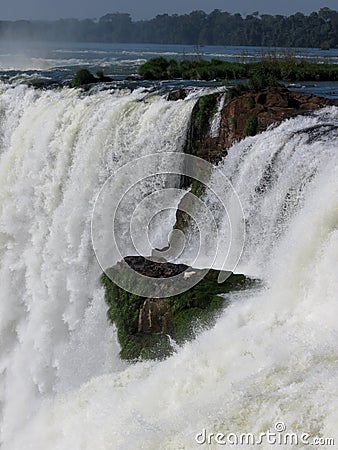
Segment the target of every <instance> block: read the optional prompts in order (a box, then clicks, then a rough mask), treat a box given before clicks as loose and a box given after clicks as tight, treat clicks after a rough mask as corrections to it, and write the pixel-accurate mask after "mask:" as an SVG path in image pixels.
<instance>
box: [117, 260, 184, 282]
mask: <svg viewBox="0 0 338 450" xmlns="http://www.w3.org/2000/svg"><path fill="white" fill-rule="evenodd" d="M124 261H125V262H126V263H127V264H128V266H129V267H131V268H132V269H133V270H135V271H136V272H138V273H140V274H141V275H145V276H148V277H150V278H170V277H174V276H175V275H179V274H180V273H182V272H184V271H185V270H186V269H188V266H186V265H185V264H172V263H170V262H166V261H165V259H162V260H161V258H152V257H149V258H144V257H143V256H126V257H125V258H124Z"/></svg>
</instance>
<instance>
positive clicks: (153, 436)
mask: <svg viewBox="0 0 338 450" xmlns="http://www.w3.org/2000/svg"><path fill="white" fill-rule="evenodd" d="M0 99H1V100H0V101H1V103H0V111H1V143H2V147H1V148H2V155H1V160H0V171H1V190H0V195H1V206H0V207H1V210H0V214H1V222H0V227H1V228H0V233H1V234H0V236H1V248H2V253H1V267H0V268H1V272H0V277H1V278H0V280H1V296H2V300H1V303H0V308H1V312H0V321H1V328H0V330H1V331H0V332H1V341H0V342H1V344H0V345H1V355H2V356H1V363H0V364H1V366H0V367H1V369H0V370H1V394H0V395H1V399H2V417H1V420H2V440H3V445H4V448H5V449H6V450H14V449H23V448H24V449H34V450H40V449H41V450H46V449H48V450H56V449H58V450H65V449H80V448H81V449H97V450H101V449H102V450H107V449H114V450H115V449H117V450H129V449H130V450H131V449H135V448H137V449H138V448H139V449H147V450H158V449H171V450H173V449H178V448H182V449H188V450H190V449H194V448H200V446H199V445H197V443H196V440H195V436H196V434H198V433H200V432H201V431H202V430H203V429H206V430H207V431H208V432H210V433H214V434H217V433H218V432H220V433H228V432H233V433H245V432H246V433H249V432H250V433H255V434H258V433H259V432H261V431H266V430H267V429H270V428H271V429H273V427H274V424H275V423H277V422H280V421H282V422H283V423H285V425H286V428H287V431H290V432H291V431H293V432H300V433H301V432H303V433H309V434H310V435H311V436H326V437H328V438H335V439H336V442H338V435H337V427H336V424H337V421H338V413H337V407H336V405H337V401H338V388H337V383H336V380H337V376H338V357H337V351H336V349H337V337H338V336H337V334H338V328H337V317H338V299H337V292H338V279H337V273H336V272H337V255H338V195H337V194H338V182H337V180H338V153H337V148H338V133H337V124H338V109H337V108H336V107H330V108H326V109H323V110H320V111H318V112H316V113H312V114H310V115H307V116H303V117H297V118H293V119H289V120H287V121H285V122H283V123H282V124H281V125H279V126H278V127H275V128H271V129H269V130H267V131H266V132H264V133H262V134H260V135H258V136H255V137H249V138H247V139H245V140H244V141H242V142H240V143H237V144H235V145H234V146H233V147H232V148H231V149H230V151H229V154H228V155H227V157H226V158H225V159H224V160H223V161H222V162H221V163H220V164H219V165H218V167H217V168H216V169H215V171H216V170H219V171H221V172H222V173H223V174H224V175H225V176H226V177H227V178H228V179H229V181H230V182H231V184H232V186H233V187H234V189H235V191H236V192H237V194H238V197H239V199H240V201H241V204H242V207H243V215H244V220H245V227H246V241H245V245H244V250H243V254H242V257H241V260H240V263H239V267H238V270H239V271H243V272H245V273H250V274H255V275H258V276H259V277H261V278H262V279H263V281H264V287H263V288H260V289H259V290H257V291H254V292H252V291H251V292H237V293H234V294H232V295H229V300H230V305H229V306H228V307H227V308H226V310H225V311H224V313H223V314H222V315H221V317H220V318H219V319H218V320H217V323H216V325H215V326H214V327H213V328H212V329H209V330H205V331H203V332H201V333H200V334H199V335H198V337H197V339H196V340H194V341H192V342H189V343H186V344H185V345H184V346H183V347H181V348H179V349H177V352H176V353H175V354H174V355H173V356H172V357H170V358H168V359H166V360H164V361H161V362H139V363H136V364H132V365H123V364H122V363H121V362H119V361H118V359H117V356H116V355H117V351H118V350H117V346H116V345H115V344H114V342H115V337H114V330H113V329H112V328H111V327H109V326H108V325H107V322H106V319H105V311H106V308H105V305H104V300H103V292H102V289H101V288H100V286H99V282H98V278H99V275H100V268H99V267H98V265H97V263H96V261H95V258H94V255H93V251H92V247H91V242H90V219H91V211H92V209H93V206H94V202H95V199H96V198H97V195H98V193H99V190H100V188H101V187H102V185H103V183H104V181H105V180H106V179H107V177H108V176H109V175H111V173H112V172H113V171H114V170H115V168H118V167H121V166H122V165H123V164H124V163H125V162H128V161H129V160H131V159H133V158H135V157H137V156H140V155H142V154H144V155H146V154H148V153H154V152H160V151H167V152H168V151H171V152H172V151H180V150H181V148H182V145H183V143H184V138H185V135H186V131H187V126H188V122H189V117H190V113H191V110H192V107H193V104H194V100H185V101H179V102H167V101H165V100H164V99H162V98H161V97H158V96H154V97H149V96H147V95H146V94H145V93H144V92H142V91H134V92H133V93H127V92H119V93H116V92H111V93H110V92H102V93H100V92H98V93H95V94H92V95H84V94H80V93H79V92H78V91H76V90H67V89H64V90H60V91H45V92H42V91H34V90H31V89H28V88H26V87H22V86H21V87H18V88H15V89H7V88H3V89H2V94H1V97H0ZM132 176H133V174H131V177H132ZM217 180H219V178H217V177H213V175H212V176H211V180H210V186H209V187H212V186H213V183H216V182H217ZM204 201H205V203H206V204H209V205H210V207H211V208H212V207H213V202H214V196H213V195H212V194H209V193H208V191H207V192H206V194H205V199H204ZM215 209H216V211H215V214H216V217H217V208H215ZM201 214H203V212H201ZM201 220H202V221H203V217H201ZM167 225H168V228H170V225H171V224H170V223H167ZM217 225H218V228H219V236H220V242H219V244H220V248H222V242H223V240H224V239H225V238H226V234H227V233H228V223H227V221H226V220H225V219H224V218H223V217H222V216H221V215H219V217H218V221H217ZM163 226H165V225H163ZM162 234H164V235H165V234H166V232H165V233H159V236H162ZM159 240H161V238H159ZM215 265H216V266H217V261H216V262H215ZM209 447H210V448H218V447H217V446H216V445H211V446H209ZM262 448H264V449H268V448H271V447H270V446H269V445H268V444H267V443H266V442H265V443H264V444H263V445H262ZM285 448H289V447H285ZM290 448H291V447H290Z"/></svg>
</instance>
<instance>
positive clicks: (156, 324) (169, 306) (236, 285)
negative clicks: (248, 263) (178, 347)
mask: <svg viewBox="0 0 338 450" xmlns="http://www.w3.org/2000/svg"><path fill="white" fill-rule="evenodd" d="M124 261H125V262H127V264H128V266H130V267H131V268H132V269H133V270H135V271H136V272H139V273H140V274H142V275H146V276H148V277H151V278H158V279H159V280H160V279H161V278H168V277H172V276H175V275H177V274H180V273H182V272H184V274H185V275H186V276H187V278H191V277H194V276H196V277H197V276H198V275H199V272H201V270H200V269H192V268H190V267H188V266H185V265H184V264H172V263H167V262H164V261H163V262H158V261H153V260H151V259H148V258H144V257H142V256H132V257H127V258H125V259H124ZM124 267H125V265H124V264H122V263H118V264H116V265H115V266H114V267H112V268H110V269H108V270H107V271H106V273H104V274H103V275H102V278H101V282H102V284H103V286H104V288H105V299H106V302H107V304H108V318H109V319H110V321H111V322H112V323H114V324H115V325H116V328H117V334H118V340H119V343H120V345H121V351H120V356H121V358H122V359H126V360H136V359H138V358H142V359H160V358H164V357H166V356H168V355H170V354H171V353H172V352H173V351H174V348H173V342H176V343H177V344H182V343H183V342H185V341H187V340H190V339H193V338H194V337H195V333H196V331H197V330H198V329H201V328H204V327H209V326H212V325H213V324H214V322H215V319H216V317H217V313H218V312H220V311H221V310H222V309H223V308H224V307H225V306H226V305H227V304H228V299H227V298H226V296H220V295H219V294H226V293H229V292H231V291H236V290H242V289H248V288H252V287H254V286H257V284H258V281H257V280H254V279H251V278H249V277H246V276H244V275H241V274H230V275H229V274H228V275H229V276H228V278H227V279H226V280H225V281H224V282H222V283H218V281H217V280H218V276H219V271H217V270H209V271H208V272H207V274H206V275H205V276H204V278H202V279H201V280H200V281H199V282H198V283H197V284H196V285H195V286H193V287H192V288H190V289H189V290H187V291H186V292H183V293H182V294H179V295H175V296H172V297H166V298H145V297H141V296H138V295H135V294H132V293H129V292H127V291H126V290H124V289H122V288H120V287H119V286H117V285H116V284H115V283H114V282H113V281H111V279H110V277H109V274H112V272H114V271H118V272H119V273H120V274H121V271H122V272H123V271H124V270H125V269H124ZM107 274H108V275H107ZM122 275H123V273H122ZM112 278H113V279H114V277H112Z"/></svg>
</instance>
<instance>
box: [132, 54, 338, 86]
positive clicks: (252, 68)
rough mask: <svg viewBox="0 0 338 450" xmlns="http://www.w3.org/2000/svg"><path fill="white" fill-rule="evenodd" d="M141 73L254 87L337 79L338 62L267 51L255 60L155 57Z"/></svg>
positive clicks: (149, 75) (141, 68)
mask: <svg viewBox="0 0 338 450" xmlns="http://www.w3.org/2000/svg"><path fill="white" fill-rule="evenodd" d="M139 75H141V76H142V77H143V78H144V79H148V80H164V79H173V78H184V79H188V80H207V81H209V80H214V79H216V80H220V81H222V80H224V79H226V80H245V79H251V80H252V86H251V87H252V88H255V89H261V88H262V87H271V86H275V85H276V84H277V81H278V80H281V81H337V80H338V64H328V63H317V62H313V61H308V60H305V59H301V58H297V57H296V56H294V55H292V54H288V53H287V54H285V55H282V56H280V55H277V54H276V53H271V54H267V55H265V56H264V57H263V58H262V60H261V61H259V62H252V63H241V62H229V61H221V60H218V59H212V60H211V61H207V60H204V59H199V60H183V61H175V60H173V59H172V60H167V59H165V58H163V57H160V58H153V59H150V60H149V61H147V62H145V63H144V64H143V65H142V66H140V68H139Z"/></svg>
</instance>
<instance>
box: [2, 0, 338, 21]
mask: <svg viewBox="0 0 338 450" xmlns="http://www.w3.org/2000/svg"><path fill="white" fill-rule="evenodd" d="M324 6H327V7H329V8H331V9H336V10H338V0H292V1H291V2H290V1H286V0H222V1H221V0H166V1H164V0H141V1H140V0H94V1H93V0H1V4H0V20H1V19H2V20H15V19H48V20H50V19H59V18H70V17H74V18H79V19H84V18H99V17H101V16H103V15H104V14H106V13H109V12H126V13H129V14H131V16H132V18H133V20H139V19H149V18H151V17H155V16H156V15H157V14H163V13H168V14H174V13H178V14H182V13H188V12H191V11H193V10H196V9H200V10H203V11H205V12H207V13H209V12H210V11H212V10H213V9H220V10H222V11H228V12H231V13H233V12H239V13H241V14H250V13H252V12H254V11H259V12H260V13H267V14H284V15H290V14H293V13H295V12H297V11H300V12H303V13H305V14H308V13H310V12H312V11H318V10H319V9H320V8H322V7H324Z"/></svg>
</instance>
